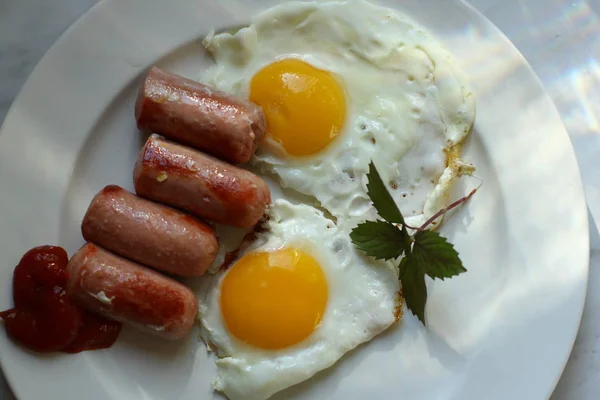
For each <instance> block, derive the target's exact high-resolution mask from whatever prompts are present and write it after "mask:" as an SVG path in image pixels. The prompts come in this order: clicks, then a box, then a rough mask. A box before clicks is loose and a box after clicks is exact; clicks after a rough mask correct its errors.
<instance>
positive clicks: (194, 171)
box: [133, 135, 271, 228]
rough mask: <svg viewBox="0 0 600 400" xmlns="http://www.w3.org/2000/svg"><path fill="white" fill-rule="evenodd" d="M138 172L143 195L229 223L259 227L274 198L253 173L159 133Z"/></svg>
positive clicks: (136, 179) (148, 144)
mask: <svg viewBox="0 0 600 400" xmlns="http://www.w3.org/2000/svg"><path fill="white" fill-rule="evenodd" d="M133 175H134V178H133V180H134V185H135V191H136V193H137V194H138V195H139V196H142V197H145V198H148V199H150V200H154V201H158V202H162V203H165V204H169V205H171V206H173V207H177V208H180V209H183V210H186V211H189V212H190V213H192V214H194V215H197V216H199V217H201V218H205V219H208V220H212V221H215V222H218V223H222V224H225V225H232V226H237V227H242V228H248V227H251V226H254V225H255V224H256V223H257V222H258V221H259V220H260V219H261V218H262V216H263V214H264V212H265V208H266V207H267V205H268V204H269V203H270V202H271V193H270V191H269V187H268V186H267V184H266V183H265V181H263V180H262V179H261V178H259V177H258V176H256V175H254V174H253V173H251V172H249V171H246V170H244V169H241V168H238V167H235V166H232V165H230V164H227V163H225V162H223V161H220V160H218V159H216V158H214V157H211V156H208V155H206V154H203V153H200V152H198V151H195V150H192V149H189V148H187V147H185V146H181V145H178V144H176V143H173V142H169V141H167V140H165V139H163V138H161V137H160V136H157V135H152V136H150V138H149V139H148V141H147V142H146V144H145V146H144V148H143V149H142V151H141V153H140V156H139V158H138V160H137V163H136V165H135V169H134V172H133Z"/></svg>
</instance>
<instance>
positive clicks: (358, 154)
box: [203, 0, 475, 225]
mask: <svg viewBox="0 0 600 400" xmlns="http://www.w3.org/2000/svg"><path fill="white" fill-rule="evenodd" d="M204 44H205V46H206V48H207V49H208V50H209V51H210V52H211V54H212V55H213V57H214V59H215V61H216V64H215V66H214V67H212V68H210V69H209V70H208V71H207V72H206V74H205V75H204V77H203V80H204V81H205V82H207V83H209V84H211V85H214V86H216V87H217V88H219V89H222V90H226V91H229V92H232V93H236V94H238V95H241V96H244V97H248V94H249V85H250V81H251V79H252V77H253V76H254V75H255V74H256V73H257V72H258V71H259V70H260V69H262V68H263V67H265V66H266V65H268V64H270V63H272V62H274V61H276V60H279V59H282V58H299V59H301V60H303V61H305V62H307V63H309V64H311V65H313V66H314V67H316V68H319V69H322V70H326V71H329V72H330V73H331V74H332V75H333V76H334V77H336V78H337V79H338V80H339V81H340V82H341V84H342V86H343V87H344V89H345V92H346V97H347V98H346V104H347V112H346V121H345V126H344V131H343V132H342V134H341V135H340V136H339V137H338V138H337V139H336V140H334V141H333V142H332V143H331V144H330V145H329V146H328V147H327V148H326V149H325V150H324V151H321V152H320V153H318V154H314V155H312V156H307V157H291V156H289V155H287V154H286V153H285V152H284V151H283V150H282V149H281V148H280V147H279V146H278V145H277V144H276V143H275V142H274V141H272V140H269V139H267V140H265V141H264V142H263V145H262V146H261V147H260V148H259V150H258V152H257V154H256V156H255V158H254V160H253V162H254V164H255V165H257V166H258V167H259V168H260V170H261V171H262V172H265V173H273V174H275V175H276V176H277V177H278V180H279V182H280V183H281V185H282V186H284V187H289V188H292V189H294V190H296V191H298V192H300V193H302V194H305V195H309V196H312V197H314V198H315V199H316V200H317V202H318V203H320V204H321V205H322V206H323V207H324V208H326V209H327V210H328V211H329V212H330V213H331V214H332V215H333V216H335V217H336V218H342V219H344V218H354V217H362V218H372V217H375V216H376V213H375V210H374V209H373V207H372V205H371V202H370V201H369V198H368V196H367V190H366V173H367V171H368V164H369V162H370V161H371V160H374V162H375V164H376V166H377V168H378V170H379V172H380V174H381V176H382V178H383V180H384V182H385V183H386V184H387V185H388V188H389V189H390V192H391V193H392V196H393V197H394V198H395V200H396V202H397V203H398V204H399V206H400V209H401V211H402V212H403V214H404V215H405V216H406V217H408V218H407V222H408V223H409V224H412V225H419V224H421V223H423V222H424V221H425V220H427V219H428V218H429V217H431V216H432V215H433V214H435V213H436V212H437V211H438V210H439V209H441V208H442V207H443V206H444V205H445V203H446V201H447V199H446V195H447V193H448V191H449V189H450V188H451V186H452V184H453V183H454V181H455V179H456V177H457V176H459V175H460V174H461V173H462V172H463V168H462V167H463V166H464V164H463V163H462V162H461V161H460V160H459V159H458V157H453V158H449V157H448V156H447V151H448V150H450V149H452V150H453V153H455V154H458V153H459V150H460V149H459V147H460V143H461V142H462V140H463V139H464V138H465V137H466V136H467V134H468V133H469V132H470V130H471V127H472V125H473V121H474V118H475V105H474V99H473V95H472V94H471V91H470V89H469V87H468V84H467V83H466V79H465V78H464V77H463V76H462V74H461V73H460V71H459V70H458V68H457V67H456V65H455V63H454V61H453V59H452V58H451V56H450V54H449V53H448V52H447V51H446V50H444V49H443V48H442V47H441V45H440V44H439V43H438V42H437V41H436V40H435V39H434V38H432V37H431V36H430V35H429V34H428V33H427V32H425V31H424V30H423V29H421V28H419V27H418V26H417V25H416V24H415V23H413V22H412V21H410V20H409V19H408V18H407V17H405V16H403V15H401V14H399V13H398V12H396V11H393V10H390V9H387V8H383V7H379V6H375V5H372V4H370V3H367V2H365V1H362V0H351V1H326V2H290V3H285V4H282V5H280V6H277V7H274V8H272V9H269V10H267V11H266V12H264V13H262V14H260V15H258V16H257V17H256V18H255V19H254V20H253V23H252V25H250V26H249V27H248V28H244V29H241V30H240V31H238V32H237V33H236V34H234V35H231V34H229V33H223V34H219V35H210V36H209V37H207V38H206V39H205V41H204Z"/></svg>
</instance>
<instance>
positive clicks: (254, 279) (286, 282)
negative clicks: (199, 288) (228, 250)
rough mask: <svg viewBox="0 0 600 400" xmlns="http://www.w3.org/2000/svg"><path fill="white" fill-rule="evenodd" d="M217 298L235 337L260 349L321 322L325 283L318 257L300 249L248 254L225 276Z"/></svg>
mask: <svg viewBox="0 0 600 400" xmlns="http://www.w3.org/2000/svg"><path fill="white" fill-rule="evenodd" d="M220 302H221V312H222V315H223V319H224V320H225V323H226V325H227V329H228V330H229V332H231V333H232V334H233V335H234V336H236V337H237V338H238V339H241V340H243V341H245V342H246V343H249V344H251V345H253V346H256V347H259V348H262V349H281V348H284V347H288V346H291V345H293V344H296V343H299V342H301V341H302V340H304V339H305V338H307V337H308V336H309V335H310V334H311V333H312V332H313V331H314V330H315V328H316V327H317V326H318V325H319V323H320V321H321V317H322V316H323V313H324V311H325V306H326V304H327V281H326V280H325V276H324V274H323V270H322V269H321V267H320V265H319V264H318V263H317V261H315V259H314V258H312V257H311V256H310V255H308V254H306V253H304V252H302V251H300V250H297V249H283V250H278V251H273V252H255V253H249V254H247V255H245V256H244V257H242V258H241V259H240V260H239V261H238V262H237V263H236V264H235V265H233V266H232V267H231V269H230V270H229V271H228V272H227V274H226V275H225V277H224V278H223V282H222V286H221V298H220Z"/></svg>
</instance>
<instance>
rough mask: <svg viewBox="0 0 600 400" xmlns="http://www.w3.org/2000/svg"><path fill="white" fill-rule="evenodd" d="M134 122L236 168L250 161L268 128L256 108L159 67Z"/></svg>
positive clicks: (146, 85)
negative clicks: (237, 165) (232, 164)
mask: <svg viewBox="0 0 600 400" xmlns="http://www.w3.org/2000/svg"><path fill="white" fill-rule="evenodd" d="M135 118H136V121H137V125H138V127H139V128H140V129H142V130H146V131H150V132H156V133H160V134H163V135H165V136H167V137H169V138H171V139H173V140H176V141H177V142H180V143H183V144H186V145H188V146H191V147H194V148H197V149H199V150H202V151H205V152H207V153H210V154H213V155H215V156H217V157H219V158H221V159H223V160H226V161H229V162H231V163H234V164H241V163H245V162H247V161H248V160H250V158H251V157H252V155H253V154H254V152H255V151H256V146H257V143H258V142H259V141H260V140H261V139H262V137H263V136H264V134H265V132H266V130H267V122H266V121H267V120H266V117H265V115H264V113H263V111H262V109H261V108H260V107H259V106H257V105H256V104H254V103H251V102H249V101H247V100H244V99H241V98H237V97H234V96H231V95H229V94H227V93H225V92H221V91H219V90H216V89H213V88H211V87H209V86H206V85H203V84H201V83H198V82H195V81H192V80H190V79H186V78H183V77H181V76H179V75H175V74H170V73H168V72H166V71H163V70H161V69H159V68H156V67H153V68H152V69H150V71H149V72H148V75H147V76H146V79H145V81H144V85H143V86H142V88H141V89H140V92H139V95H138V99H137V101H136V105H135Z"/></svg>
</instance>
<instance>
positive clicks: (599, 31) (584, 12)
mask: <svg viewBox="0 0 600 400" xmlns="http://www.w3.org/2000/svg"><path fill="white" fill-rule="evenodd" d="M198 1H202V0H198ZM423 1H424V2H425V1H427V0H423ZM96 2H97V0H0V123H1V122H2V121H3V120H4V116H5V115H6V112H7V111H8V109H9V107H10V104H11V103H12V101H13V99H14V97H15V96H16V95H17V93H18V92H19V89H20V88H21V86H22V85H23V83H24V82H25V80H26V79H27V77H28V76H29V74H30V73H31V71H32V70H33V68H34V66H35V65H36V64H37V62H38V61H39V60H40V58H41V57H42V56H43V55H44V53H45V52H46V50H48V48H49V47H50V46H51V45H52V43H54V42H55V41H56V39H58V37H59V36H60V35H61V34H62V33H63V32H64V31H65V29H67V28H68V27H69V26H70V25H71V24H72V23H73V22H75V20H76V19H77V18H79V17H80V16H81V15H82V14H83V13H85V12H86V11H87V10H88V9H89V8H90V7H92V6H93V5H94V4H95V3H96ZM470 2H471V4H473V5H474V6H475V7H476V8H477V9H479V10H480V11H481V12H482V13H483V14H485V15H486V16H487V17H488V18H489V19H490V20H491V21H492V22H493V23H495V24H496V25H497V26H498V27H499V28H500V29H501V30H502V31H503V32H504V33H505V34H506V35H507V36H508V37H509V38H510V39H511V40H512V41H513V43H514V44H515V45H516V46H517V47H518V48H519V50H520V51H521V52H522V53H523V54H524V55H525V57H526V58H527V59H528V60H529V62H530V63H531V65H532V66H533V68H534V70H535V71H536V73H537V74H538V76H539V77H540V79H541V80H542V81H543V83H544V85H545V87H546V90H547V91H548V93H549V94H550V96H551V97H552V98H553V100H554V102H555V104H556V106H557V108H558V110H559V112H560V114H561V116H562V118H563V121H564V122H565V125H566V127H567V130H568V131H569V134H570V136H571V140H572V142H573V146H574V148H575V151H576V153H577V157H578V160H579V166H580V168H581V173H582V177H583V183H584V186H585V191H586V197H587V201H588V207H589V210H590V230H591V263H590V282H589V288H588V297H587V301H586V304H585V310H584V314H583V321H582V324H581V328H580V331H579V335H578V337H577V341H576V342H575V347H574V349H573V353H572V355H571V358H570V360H569V362H568V364H567V367H566V369H565V372H564V374H563V376H562V378H561V380H560V382H559V383H558V386H557V387H556V391H555V393H554V395H553V396H552V398H551V400H597V399H600V353H598V352H599V351H600V236H599V235H598V228H597V227H596V223H595V222H594V219H596V220H598V219H600V0H587V1H586V0H575V1H574V0H571V1H567V0H471V1H470ZM565 268H568V266H565ZM2 334H3V333H2ZM33 384H35V383H34V382H33ZM0 399H1V400H13V399H14V397H13V396H12V395H11V394H10V391H9V389H8V387H7V386H6V383H5V382H4V379H3V377H2V376H1V375H0ZM532 400H535V399H532ZM540 400H543V399H540Z"/></svg>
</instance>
